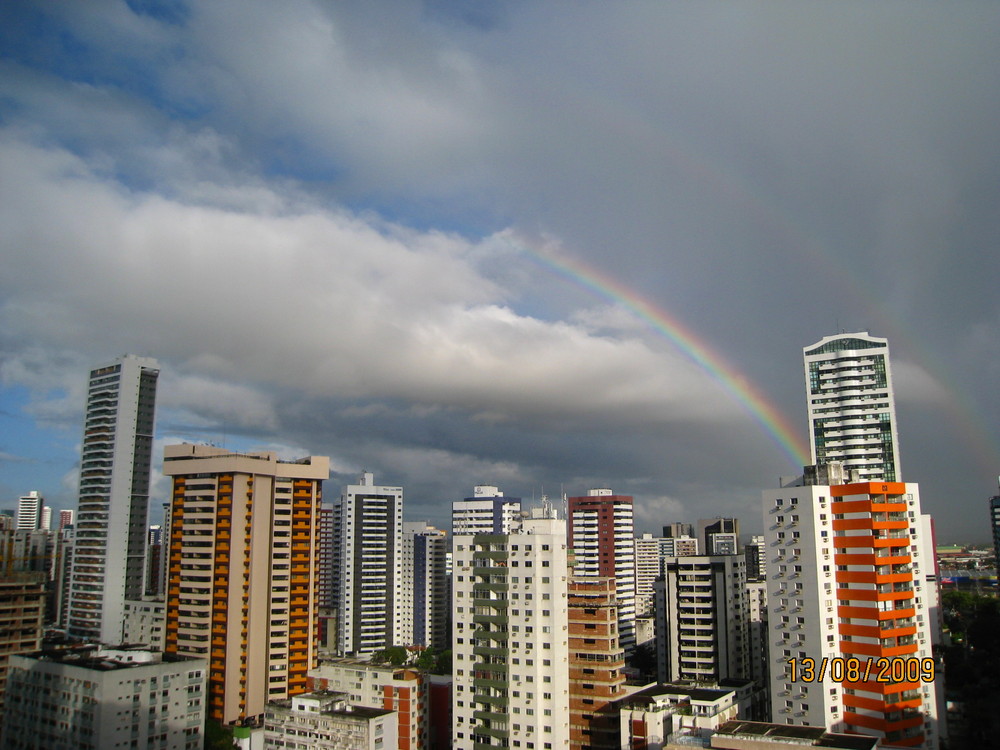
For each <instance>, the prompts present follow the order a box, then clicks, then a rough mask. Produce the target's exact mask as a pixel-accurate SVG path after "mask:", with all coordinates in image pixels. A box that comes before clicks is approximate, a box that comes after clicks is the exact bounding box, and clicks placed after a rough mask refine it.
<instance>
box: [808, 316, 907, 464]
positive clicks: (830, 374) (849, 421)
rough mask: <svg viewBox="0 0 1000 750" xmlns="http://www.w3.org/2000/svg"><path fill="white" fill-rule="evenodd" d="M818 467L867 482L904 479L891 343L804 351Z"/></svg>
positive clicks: (832, 342)
mask: <svg viewBox="0 0 1000 750" xmlns="http://www.w3.org/2000/svg"><path fill="white" fill-rule="evenodd" d="M803 357H804V360H805V374H806V393H807V394H808V410H809V438H810V441H809V442H810V447H811V450H812V464H813V465H819V464H826V463H829V462H832V461H837V462H840V463H842V464H843V465H844V466H845V467H846V469H847V470H848V471H851V470H857V472H858V477H859V478H860V479H861V480H862V481H885V482H895V481H898V480H899V478H900V476H901V475H900V469H899V440H898V437H897V434H896V433H897V429H896V404H895V398H894V395H893V388H892V376H891V373H890V368H889V344H888V342H887V341H886V339H883V338H877V337H875V336H870V335H868V333H867V332H860V333H845V334H840V335H837V336H826V337H824V338H823V339H821V340H820V341H818V342H817V343H815V344H813V345H812V346H807V347H805V349H803Z"/></svg>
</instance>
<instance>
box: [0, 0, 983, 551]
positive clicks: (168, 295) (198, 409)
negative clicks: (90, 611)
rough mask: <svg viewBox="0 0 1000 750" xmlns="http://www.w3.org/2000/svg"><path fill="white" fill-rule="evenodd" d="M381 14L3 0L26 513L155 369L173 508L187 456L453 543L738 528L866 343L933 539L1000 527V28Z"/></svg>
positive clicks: (443, 11)
mask: <svg viewBox="0 0 1000 750" xmlns="http://www.w3.org/2000/svg"><path fill="white" fill-rule="evenodd" d="M396 10H397V12H396V13H389V14H384V13H383V14H379V13H376V12H375V11H373V10H371V9H364V8H351V7H342V6H341V5H339V4H332V3H322V2H303V3H301V4H299V5H296V6H295V9H294V11H292V10H289V11H286V12H279V11H277V10H276V9H273V8H271V7H269V6H268V5H267V4H263V3H251V4H250V9H249V10H245V11H241V12H240V13H238V14H234V12H233V11H232V9H231V8H228V7H227V6H226V4H225V3H221V4H217V5H216V4H213V7H212V8H202V7H194V6H192V7H190V8H185V9H182V10H178V12H177V13H176V14H174V15H170V14H167V13H166V11H164V10H162V9H160V10H156V11H148V12H144V11H142V10H137V9H134V8H132V7H130V6H128V5H113V4H109V5H107V6H102V7H100V8H95V9H94V10H93V12H92V13H86V14H84V13H80V12H79V11H78V10H77V9H74V8H73V7H60V6H52V5H45V4H36V3H30V2H28V3H18V4H14V6H12V7H5V8H3V9H2V10H0V18H2V20H3V23H2V24H0V43H2V44H3V45H4V49H5V50H6V55H5V57H4V58H3V60H2V61H0V69H2V70H3V72H4V75H3V76H0V81H2V82H0V92H2V94H3V97H4V99H3V101H4V102H5V103H6V104H5V106H4V117H3V119H2V120H0V226H2V227H3V229H2V230H0V257H2V258H3V259H4V261H5V266H6V267H7V268H8V269H10V271H11V272H10V273H8V274H5V278H4V279H3V281H0V323H2V325H0V351H2V352H3V356H2V359H0V493H2V494H3V495H4V496H5V497H6V498H7V500H6V503H7V504H8V505H9V506H10V507H13V506H14V504H15V503H16V500H17V498H18V497H20V496H22V495H24V494H25V493H27V492H29V491H31V490H38V491H39V492H40V493H41V494H42V495H43V496H44V497H45V498H46V501H47V503H48V504H49V506H50V507H52V508H53V510H54V511H58V510H60V509H70V508H74V507H75V502H76V501H75V494H76V492H75V487H76V485H77V478H76V468H75V467H76V466H77V464H78V460H79V444H78V443H79V437H80V436H79V427H78V426H79V424H80V423H81V419H82V415H83V412H84V390H85V383H84V382H83V378H82V377H81V373H82V372H85V371H86V369H87V368H89V367H91V366H93V364H94V363H96V362H101V361H105V360H108V359H110V358H112V357H114V356H117V355H120V354H121V353H124V352H133V353H135V354H137V355H141V356H151V357H156V358H157V360H158V361H159V362H160V363H161V365H162V370H163V376H162V379H161V381H160V383H159V386H158V394H159V395H158V402H159V403H158V422H157V432H156V445H155V448H154V453H153V455H154V470H155V476H154V485H153V488H152V493H151V501H152V502H153V504H154V505H153V507H154V508H159V507H161V505H162V503H163V502H165V501H166V500H167V499H168V486H169V483H168V482H166V481H165V480H164V479H163V477H162V476H161V475H160V473H159V466H160V461H161V457H162V453H163V447H164V446H165V445H167V444H173V443H180V442H183V441H195V442H214V443H218V444H221V445H225V446H226V447H228V448H231V449H234V450H275V451H276V452H278V453H279V455H281V456H283V457H297V456H303V455H308V454H320V455H329V456H330V457H331V465H332V468H333V475H332V476H331V480H330V482H331V486H333V487H337V488H339V487H340V486H344V485H346V484H349V483H350V482H352V481H354V479H355V478H356V477H357V476H359V475H360V474H361V473H362V472H363V471H365V470H368V471H372V472H374V473H375V474H376V475H377V476H379V477H382V478H384V480H385V481H387V482H390V483H392V484H393V485H398V486H402V487H404V488H405V491H406V493H407V510H406V517H407V520H427V521H429V522H431V523H433V524H434V525H435V526H437V527H439V528H446V527H447V525H448V515H447V513H448V507H449V505H450V503H452V502H454V501H456V500H460V499H461V498H463V497H465V496H466V495H467V493H468V492H469V490H470V489H471V488H472V487H474V486H477V485H496V486H497V487H499V488H501V489H502V490H503V491H504V492H505V493H506V494H508V495H510V496H519V497H521V498H523V500H524V505H525V507H530V506H531V505H532V503H533V502H536V503H537V501H538V499H539V498H540V496H541V495H542V494H543V493H544V494H548V495H549V496H550V497H552V498H556V497H559V496H560V495H561V494H563V493H564V492H565V493H566V494H570V495H572V494H582V493H585V492H587V491H588V490H590V489H592V488H600V487H613V488H614V489H615V491H616V492H620V493H622V494H628V495H630V496H632V497H634V498H635V528H636V531H637V532H643V531H657V530H658V529H659V528H660V527H661V526H662V525H663V524H665V523H670V522H673V521H678V520H689V521H690V520H693V519H696V518H699V517H701V518H704V517H710V516H722V517H726V518H740V519H742V520H743V521H744V523H745V527H744V528H743V531H744V533H745V534H752V533H754V532H757V531H759V530H760V529H759V528H757V527H756V523H757V522H756V521H755V519H757V518H758V514H757V512H756V503H757V502H758V497H759V491H760V488H762V487H770V486H776V485H777V480H778V478H779V477H782V476H791V475H795V474H798V473H800V472H801V470H802V464H804V463H808V457H806V460H797V459H800V458H802V456H800V455H797V454H798V453H802V452H804V450H805V448H806V447H807V446H808V427H807V424H808V423H807V416H806V404H805V402H804V399H803V398H802V370H801V348H802V347H803V346H806V345H808V344H810V343H811V342H815V341H817V340H819V339H820V338H821V337H823V336H827V335H831V334H836V333H837V332H838V331H868V332H869V333H870V334H871V335H872V336H875V337H880V338H885V339H887V340H888V341H889V343H890V346H891V347H892V357H893V358H892V361H893V376H894V381H895V400H896V416H897V419H898V434H899V454H900V456H901V459H902V461H901V463H902V466H903V470H904V472H905V479H906V481H913V482H918V483H919V484H920V486H921V496H922V503H923V509H924V511H925V512H929V513H931V514H932V515H934V516H935V517H936V518H937V519H938V529H937V531H938V538H939V539H940V541H941V542H981V543H985V542H987V541H988V540H989V538H988V536H987V534H988V531H987V530H986V527H985V524H984V523H983V521H984V520H985V519H986V518H987V513H986V511H985V510H984V505H985V501H986V499H988V498H989V497H990V496H991V495H992V494H994V493H995V491H996V486H995V480H996V475H997V473H1000V472H998V467H1000V435H998V431H997V425H1000V400H998V399H997V396H996V389H995V383H996V382H997V375H998V367H1000V356H998V355H1000V336H998V330H1000V323H998V321H1000V300H997V299H996V295H995V294H994V293H993V289H992V286H993V280H994V279H995V278H997V277H998V271H1000V267H998V264H1000V258H998V257H997V255H996V253H991V252H984V249H988V248H990V247H995V246H996V244H997V240H998V239H1000V225H998V223H997V218H996V212H995V210H994V207H995V205H996V204H997V202H998V200H1000V179H998V175H1000V156H998V154H997V153H996V149H995V148H993V145H992V140H993V137H992V134H993V133H994V132H995V131H996V125H997V124H998V123H1000V103H998V102H997V101H996V97H995V96H993V95H992V92H993V89H994V88H995V81H996V80H998V78H1000V51H998V49H997V47H996V45H995V42H994V39H995V33H994V31H995V30H996V28H997V26H998V25H1000V9H997V8H995V7H992V6H990V5H987V4H978V3H969V4H963V6H962V7H961V8H960V9H949V10H948V11H945V10H943V9H941V8H937V7H935V6H932V5H922V4H918V5H915V6H914V5H907V6H906V10H905V11H903V10H902V9H901V8H900V7H896V6H885V7H881V8H879V9H878V10H877V11H875V16H872V15H870V12H863V11H861V10H860V9H854V8H845V7H843V6H842V5H840V4H832V3H831V4H828V3H819V4H815V5H812V6H809V7H796V8H788V7H786V6H784V5H780V4H773V5H772V4H763V5H762V6H760V7H759V8H757V9H756V10H755V11H754V13H752V14H749V15H742V14H739V17H738V18H737V17H736V16H735V15H730V12H731V11H726V10H722V9H711V8H709V7H707V6H705V7H702V6H697V7H692V8H676V7H663V8H650V7H647V6H639V5H631V4H623V5H621V6H620V7H616V8H614V9H611V8H597V7H594V8H578V9H574V10H573V11H571V12H565V11H564V12H561V13H553V12H552V11H551V7H549V8H546V7H538V8H536V7H525V6H517V7H510V8H487V7H485V6H484V7H477V8H475V9H470V8H469V7H468V6H467V5H463V6H462V8H461V9H459V8H458V7H457V6H452V5H450V4H447V3H428V4H416V3H413V4H410V3H400V4H399V5H398V6H397V7H396ZM234 15H236V16H238V17H239V19H240V21H239V23H233V22H232V19H233V16H234ZM737 21H738V23H737ZM595 29H601V30H602V31H601V34H600V35H595V32H594V30H595ZM289 39H293V40H302V43H301V44H288V43H287V40H289ZM958 40H960V43H959V41H958ZM261 50H265V51H268V54H267V55H261V52H260V51H261ZM265 57H266V58H267V60H268V63H267V65H266V66H263V65H262V64H261V60H262V59H263V58H265ZM720 71H722V72H724V74H720ZM789 71H794V74H792V73H790V72H789ZM955 81H961V82H962V85H961V86H956V85H954V82H955ZM238 92H239V93H238ZM362 123H363V125H362ZM81 279H86V280H87V283H86V284H81ZM971 300H975V302H974V303H970V301H971ZM293 363H294V364H293ZM156 520H157V519H156V518H155V517H154V518H153V519H151V521H152V522H154V523H155V522H156Z"/></svg>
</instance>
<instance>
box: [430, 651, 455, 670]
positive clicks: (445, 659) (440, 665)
mask: <svg viewBox="0 0 1000 750" xmlns="http://www.w3.org/2000/svg"><path fill="white" fill-rule="evenodd" d="M431 671H432V672H433V673H434V674H451V649H445V650H444V651H442V652H441V653H440V654H438V655H437V657H436V659H435V661H434V669H432V670H431Z"/></svg>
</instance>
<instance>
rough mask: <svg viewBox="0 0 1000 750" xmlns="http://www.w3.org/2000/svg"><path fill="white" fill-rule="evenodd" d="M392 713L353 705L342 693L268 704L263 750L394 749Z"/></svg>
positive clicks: (394, 726) (304, 694)
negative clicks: (275, 749)
mask: <svg viewBox="0 0 1000 750" xmlns="http://www.w3.org/2000/svg"><path fill="white" fill-rule="evenodd" d="M396 718H397V717H396V713H395V712H394V711H390V710H387V709H379V708H369V707H367V706H356V705H353V704H351V703H350V702H349V701H348V697H347V695H346V694H344V693H337V692H331V691H326V690H321V691H314V692H312V693H303V694H301V695H296V696H293V697H292V698H288V699H285V700H280V701H272V702H270V703H268V705H267V709H266V711H265V712H264V748H265V750H271V749H272V748H283V749H284V748H296V749H297V750H309V749H310V748H317V750H319V748H323V749H324V750H329V748H336V750H383V748H389V747H395V746H396Z"/></svg>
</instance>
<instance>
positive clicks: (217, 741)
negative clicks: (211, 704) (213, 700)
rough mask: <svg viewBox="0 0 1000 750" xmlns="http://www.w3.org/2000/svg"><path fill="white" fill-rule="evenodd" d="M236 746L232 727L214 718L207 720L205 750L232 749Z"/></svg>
mask: <svg viewBox="0 0 1000 750" xmlns="http://www.w3.org/2000/svg"><path fill="white" fill-rule="evenodd" d="M235 746H236V743H235V742H234V741H233V730H232V729H229V728H228V727H224V726H222V725H221V724H219V722H217V721H213V720H212V719H207V720H206V721H205V750H232V748H233V747H235Z"/></svg>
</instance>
